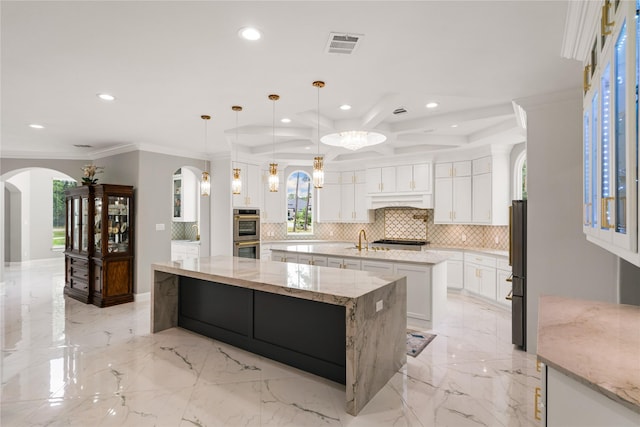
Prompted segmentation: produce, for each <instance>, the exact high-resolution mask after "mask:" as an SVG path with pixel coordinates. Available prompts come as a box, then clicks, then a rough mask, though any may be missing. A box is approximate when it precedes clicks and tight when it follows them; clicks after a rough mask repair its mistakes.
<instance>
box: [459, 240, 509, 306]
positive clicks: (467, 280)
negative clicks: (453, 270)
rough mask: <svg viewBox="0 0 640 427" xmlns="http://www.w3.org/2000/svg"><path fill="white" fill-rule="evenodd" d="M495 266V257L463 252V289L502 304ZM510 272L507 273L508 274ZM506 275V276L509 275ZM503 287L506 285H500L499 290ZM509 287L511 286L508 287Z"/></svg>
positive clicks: (502, 297) (502, 289)
mask: <svg viewBox="0 0 640 427" xmlns="http://www.w3.org/2000/svg"><path fill="white" fill-rule="evenodd" d="M496 266H497V259H496V257H493V256H490V255H481V254H477V253H472V252H466V253H465V254H464V289H465V290H467V291H469V292H472V293H474V294H477V295H481V296H483V297H485V298H487V299H489V300H492V301H496V302H500V303H502V304H504V303H503V301H501V299H504V296H503V295H501V294H500V293H499V292H498V288H499V282H498V275H497V271H498V270H497V268H496ZM505 272H506V271H505ZM510 274H511V273H508V275H510ZM508 275H507V277H509V276H508ZM500 286H502V284H500ZM505 288H506V286H502V288H501V291H500V292H503V291H504V289H505ZM509 289H511V288H510V287H509ZM507 293H508V291H507ZM505 296H506V294H505Z"/></svg>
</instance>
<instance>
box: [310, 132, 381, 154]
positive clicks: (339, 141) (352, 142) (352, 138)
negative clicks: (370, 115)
mask: <svg viewBox="0 0 640 427" xmlns="http://www.w3.org/2000/svg"><path fill="white" fill-rule="evenodd" d="M386 140H387V137H386V136H384V135H382V134H381V133H377V132H367V131H360V130H350V131H345V132H340V133H332V134H329V135H325V136H323V137H322V139H321V141H322V143H323V144H327V145H332V146H335V147H343V148H346V149H347V150H352V151H355V150H359V149H361V148H363V147H370V146H372V145H376V144H381V143H383V142H384V141H386Z"/></svg>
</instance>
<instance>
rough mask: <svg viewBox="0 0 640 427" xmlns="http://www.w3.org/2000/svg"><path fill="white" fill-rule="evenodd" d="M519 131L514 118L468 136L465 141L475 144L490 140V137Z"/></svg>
mask: <svg viewBox="0 0 640 427" xmlns="http://www.w3.org/2000/svg"><path fill="white" fill-rule="evenodd" d="M519 129H521V128H520V127H519V126H518V122H517V121H516V118H515V117H511V118H509V119H506V120H503V121H501V122H499V123H496V124H494V125H492V126H489V127H486V128H484V129H481V130H479V131H477V132H474V133H472V134H469V135H468V136H467V140H468V141H469V143H470V144H471V143H477V142H479V141H482V140H484V139H487V138H491V137H492V136H496V135H499V134H502V133H505V132H508V131H514V130H519Z"/></svg>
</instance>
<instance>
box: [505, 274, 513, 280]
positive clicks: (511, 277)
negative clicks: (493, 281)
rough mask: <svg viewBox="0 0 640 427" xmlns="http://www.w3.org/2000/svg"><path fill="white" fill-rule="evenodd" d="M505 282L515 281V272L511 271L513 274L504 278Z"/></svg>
mask: <svg viewBox="0 0 640 427" xmlns="http://www.w3.org/2000/svg"><path fill="white" fill-rule="evenodd" d="M504 281H505V282H513V273H511V276H509V277H507V278H506V279H504Z"/></svg>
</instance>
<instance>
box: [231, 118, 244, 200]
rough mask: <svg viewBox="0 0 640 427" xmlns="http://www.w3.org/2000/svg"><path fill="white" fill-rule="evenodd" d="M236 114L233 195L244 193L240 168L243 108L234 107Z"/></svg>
mask: <svg viewBox="0 0 640 427" xmlns="http://www.w3.org/2000/svg"><path fill="white" fill-rule="evenodd" d="M231 109H232V110H233V111H235V112H236V144H235V145H236V146H235V149H236V160H235V161H234V164H233V180H232V181H231V192H232V193H233V194H240V193H241V192H242V179H241V178H240V168H239V167H238V113H239V112H240V111H242V107H241V106H239V105H234V106H233V107H231Z"/></svg>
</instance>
